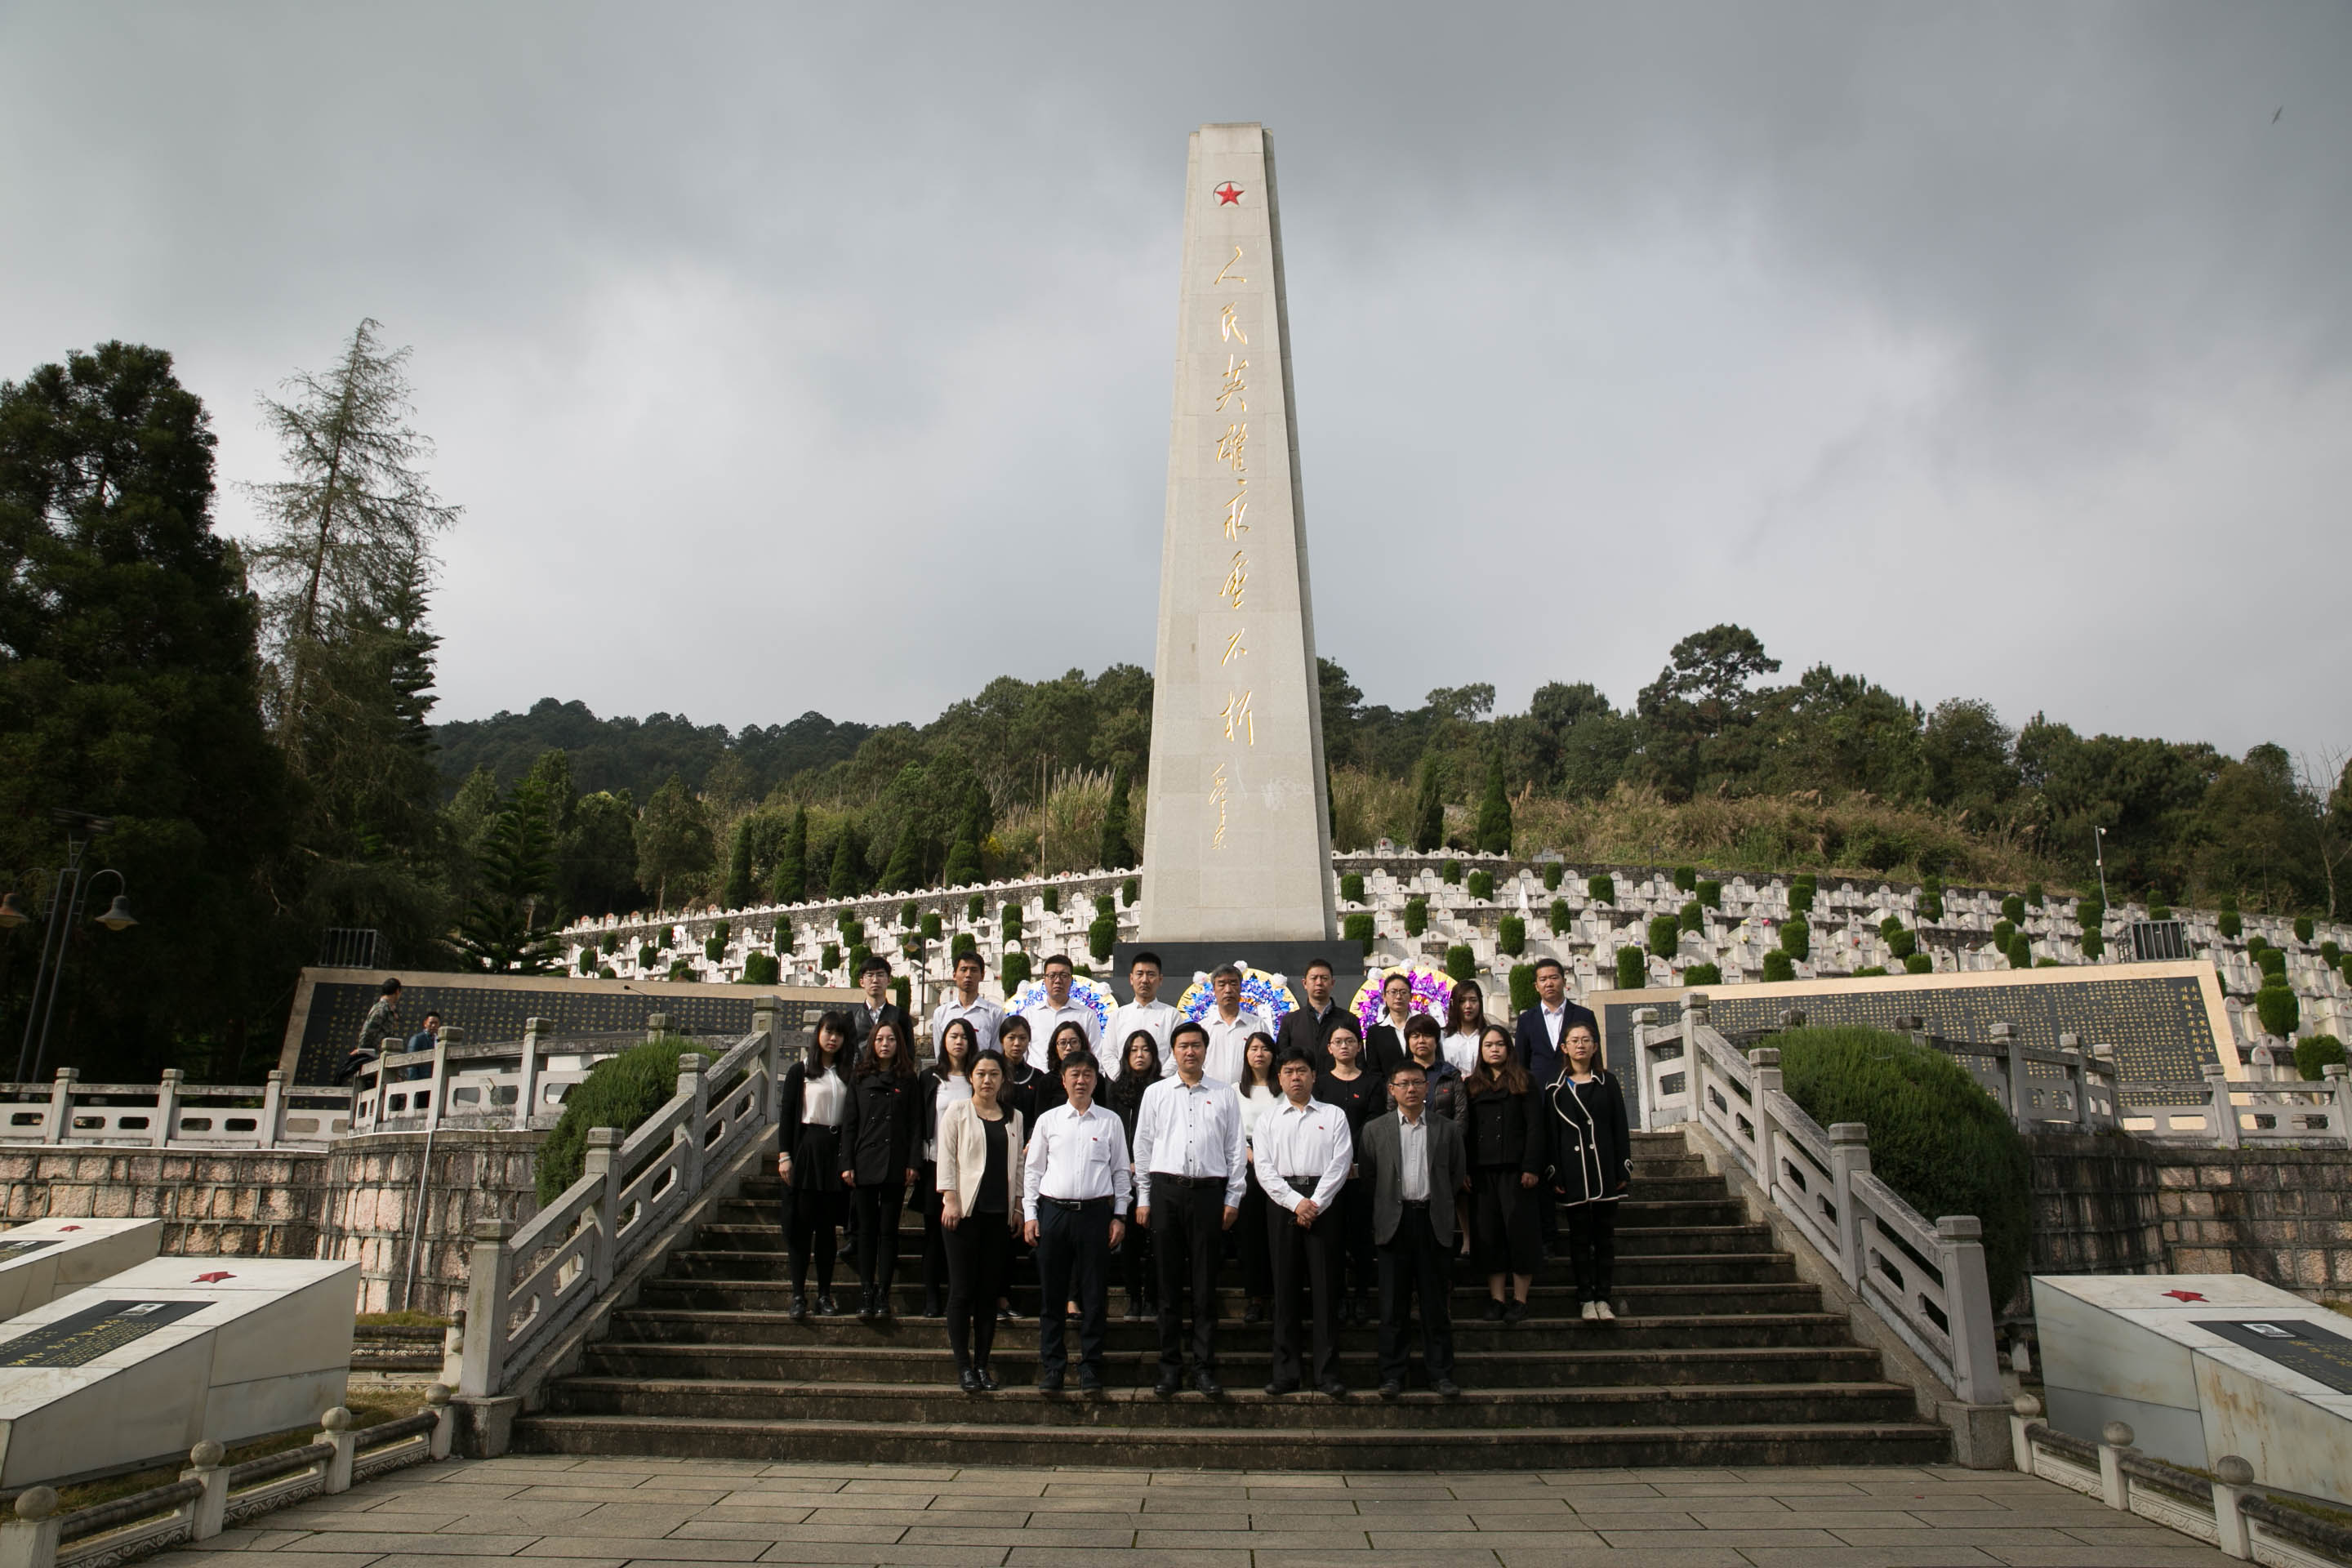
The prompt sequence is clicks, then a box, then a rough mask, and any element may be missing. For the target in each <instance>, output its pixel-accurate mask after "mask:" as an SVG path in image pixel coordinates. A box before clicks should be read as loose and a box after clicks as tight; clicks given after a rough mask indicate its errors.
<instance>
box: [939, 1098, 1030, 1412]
mask: <svg viewBox="0 0 2352 1568" xmlns="http://www.w3.org/2000/svg"><path fill="white" fill-rule="evenodd" d="M1003 1092H1004V1061H1003V1058H1001V1057H995V1056H984V1057H981V1058H978V1059H976V1060H975V1061H974V1062H973V1063H972V1066H971V1099H969V1100H958V1101H957V1102H956V1103H955V1104H953V1105H950V1106H949V1107H948V1108H947V1110H943V1111H941V1112H940V1135H939V1189H940V1226H942V1227H943V1228H944V1230H945V1231H946V1239H947V1246H948V1343H949V1345H950V1347H951V1348H952V1349H953V1350H954V1352H955V1364H956V1383H957V1384H958V1385H959V1386H960V1387H961V1388H962V1390H963V1391H964V1392H965V1393H966V1394H981V1393H993V1392H994V1391H995V1389H996V1387H997V1381H996V1373H995V1372H994V1371H993V1370H992V1369H991V1367H990V1366H989V1364H988V1354H989V1352H990V1351H991V1350H992V1349H993V1348H994V1346H995V1342H996V1312H995V1303H996V1300H997V1299H998V1298H999V1297H1001V1296H1003V1294H1004V1286H1005V1277H1006V1275H1007V1273H1008V1272H1009V1271H1010V1269H1011V1266H1012V1261H1013V1226H1014V1225H1016V1224H1017V1223H1018V1222H1019V1219H1020V1216H1021V1133H1022V1127H1021V1113H1020V1112H1019V1111H1017V1110H1013V1109H1012V1108H1011V1107H1009V1106H1006V1105H1004V1104H1003V1103H1001V1098H1000V1097H1001V1096H1002V1095H1003ZM975 1301H977V1302H979V1303H981V1310H979V1311H978V1312H974V1311H973V1310H972V1303H973V1302H975Z"/></svg>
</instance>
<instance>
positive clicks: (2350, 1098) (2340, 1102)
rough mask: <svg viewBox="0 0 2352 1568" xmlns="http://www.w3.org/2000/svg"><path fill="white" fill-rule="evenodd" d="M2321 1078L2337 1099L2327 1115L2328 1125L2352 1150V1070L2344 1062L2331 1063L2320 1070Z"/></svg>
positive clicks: (2328, 1090) (2329, 1091)
mask: <svg viewBox="0 0 2352 1568" xmlns="http://www.w3.org/2000/svg"><path fill="white" fill-rule="evenodd" d="M2319 1076H2320V1078H2321V1079H2322V1080H2323V1081H2324V1082H2325V1083H2326V1085H2327V1092H2328V1093H2330V1094H2332V1095H2334V1096H2335V1097H2336V1102H2335V1104H2334V1105H2333V1106H2332V1107H2330V1108H2329V1110H2328V1113H2327V1124H2328V1126H2329V1127H2331V1128H2333V1129H2334V1130H2335V1132H2336V1137H2337V1138H2339V1139H2341V1140H2342V1141H2343V1143H2344V1146H2345V1147H2346V1148H2347V1149H2352V1068H2347V1067H2346V1066H2345V1064H2344V1063H2342V1062H2329V1063H2328V1064H2327V1065H2326V1067H2324V1068H2320V1069H2319Z"/></svg>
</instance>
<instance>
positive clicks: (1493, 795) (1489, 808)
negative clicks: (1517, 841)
mask: <svg viewBox="0 0 2352 1568" xmlns="http://www.w3.org/2000/svg"><path fill="white" fill-rule="evenodd" d="M1477 849H1478V852H1479V853H1480V854H1482V855H1508V854H1509V853H1510V852H1511V802H1510V797H1509V796H1507V795H1505V794H1504V793H1503V759H1502V758H1500V757H1494V758H1490V759H1488V761H1487V763H1486V796H1485V798H1484V799H1482V800H1480V801H1479V803H1478V841H1477Z"/></svg>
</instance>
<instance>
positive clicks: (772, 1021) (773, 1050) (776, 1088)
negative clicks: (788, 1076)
mask: <svg viewBox="0 0 2352 1568" xmlns="http://www.w3.org/2000/svg"><path fill="white" fill-rule="evenodd" d="M782 1018H783V1014H782V1005H781V1004H780V1003H779V1002H778V1001H777V1000H776V998H775V997H773V996H761V997H756V998H754V999H753V1000H752V1003H751V1030H752V1032H753V1033H754V1034H758V1035H762V1036H765V1037H767V1042H768V1043H767V1044H766V1045H765V1046H763V1047H761V1050H760V1063H761V1071H762V1072H764V1073H766V1074H767V1075H768V1083H767V1089H766V1092H765V1093H763V1094H761V1096H760V1119H761V1121H775V1120H777V1118H778V1117H780V1116H781V1115H782V1113H783V1112H782V1105H781V1103H780V1102H779V1100H777V1095H778V1094H779V1093H780V1092H782V1085H783V1081H784V1063H783V1049H784V1035H783V1022H782Z"/></svg>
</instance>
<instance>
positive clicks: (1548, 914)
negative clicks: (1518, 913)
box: [1544, 899, 1576, 936]
mask: <svg viewBox="0 0 2352 1568" xmlns="http://www.w3.org/2000/svg"><path fill="white" fill-rule="evenodd" d="M1544 920H1545V921H1546V923H1548V924H1549V926H1550V927H1551V934H1552V935H1554V936H1561V935H1565V934H1566V933H1567V931H1568V929H1569V927H1570V926H1571V925H1574V924H1575V923H1576V917H1575V916H1574V915H1571V914H1570V913H1569V912H1568V900H1566V899H1554V900H1552V901H1551V908H1549V909H1548V910H1545V911H1544Z"/></svg>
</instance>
